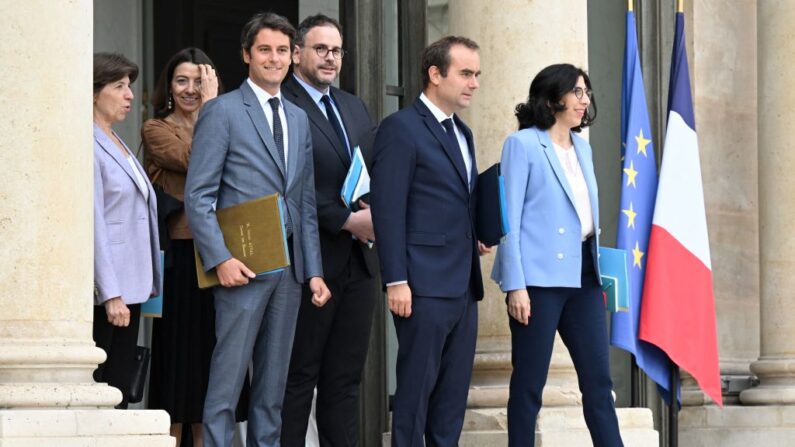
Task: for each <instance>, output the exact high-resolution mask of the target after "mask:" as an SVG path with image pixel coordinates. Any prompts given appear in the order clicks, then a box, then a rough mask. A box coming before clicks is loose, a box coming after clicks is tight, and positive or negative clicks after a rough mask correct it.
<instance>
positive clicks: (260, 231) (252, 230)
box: [195, 194, 290, 289]
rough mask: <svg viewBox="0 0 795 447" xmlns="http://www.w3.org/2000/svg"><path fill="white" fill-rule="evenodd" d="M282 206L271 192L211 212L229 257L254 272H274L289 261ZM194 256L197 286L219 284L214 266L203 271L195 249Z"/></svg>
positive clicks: (259, 273)
mask: <svg viewBox="0 0 795 447" xmlns="http://www.w3.org/2000/svg"><path fill="white" fill-rule="evenodd" d="M283 209H284V207H283V204H282V198H281V197H280V196H279V194H271V195H268V196H265V197H260V198H258V199H254V200H250V201H248V202H243V203H240V204H237V205H234V206H230V207H228V208H223V209H220V210H218V211H216V213H215V214H216V218H217V219H218V225H219V226H220V227H221V232H222V233H223V235H224V242H225V243H226V246H227V248H228V249H229V252H230V253H232V257H233V258H235V259H237V260H239V261H240V262H242V263H243V264H245V266H246V267H248V268H249V269H251V270H252V271H253V272H254V273H255V274H256V275H265V274H269V273H276V272H279V271H282V270H283V269H284V268H285V267H288V266H289V265H290V256H289V253H288V250H287V238H286V235H285V233H284V218H283ZM195 257H196V275H197V276H198V281H199V287H200V288H202V289H206V288H208V287H213V286H217V285H219V284H220V282H219V281H218V275H217V274H216V271H215V269H211V270H210V271H208V272H205V271H204V270H205V269H204V264H203V263H202V260H201V256H199V251H198V249H196V251H195Z"/></svg>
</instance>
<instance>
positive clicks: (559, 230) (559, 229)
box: [558, 227, 566, 234]
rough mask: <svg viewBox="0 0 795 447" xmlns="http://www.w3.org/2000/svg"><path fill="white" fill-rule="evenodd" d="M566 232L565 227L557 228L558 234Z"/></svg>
mask: <svg viewBox="0 0 795 447" xmlns="http://www.w3.org/2000/svg"><path fill="white" fill-rule="evenodd" d="M565 232H566V229H565V228H563V227H560V228H558V234H563V233H565Z"/></svg>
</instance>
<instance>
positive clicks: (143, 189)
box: [127, 155, 149, 202]
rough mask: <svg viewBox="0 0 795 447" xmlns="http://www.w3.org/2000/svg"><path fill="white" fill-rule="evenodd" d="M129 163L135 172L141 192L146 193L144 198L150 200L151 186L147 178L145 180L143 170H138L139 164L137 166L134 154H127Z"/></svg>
mask: <svg viewBox="0 0 795 447" xmlns="http://www.w3.org/2000/svg"><path fill="white" fill-rule="evenodd" d="M127 163H129V164H130V169H132V171H133V173H134V174H135V183H137V184H138V189H140V190H141V193H143V195H144V200H146V201H147V202H149V186H147V184H146V180H144V177H143V175H141V171H139V170H138V166H136V163H135V161H133V159H132V156H131V155H128V156H127Z"/></svg>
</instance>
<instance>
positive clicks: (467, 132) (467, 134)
mask: <svg viewBox="0 0 795 447" xmlns="http://www.w3.org/2000/svg"><path fill="white" fill-rule="evenodd" d="M453 117H454V118H455V124H456V126H458V129H459V130H460V131H461V132H463V133H464V138H465V139H466V141H467V146H469V159H470V160H472V166H471V167H470V178H471V179H472V180H471V181H470V182H469V183H470V184H469V192H470V193H471V192H473V191H474V190H475V187H476V186H477V182H478V166H477V162H476V161H475V138H474V137H473V136H472V130H471V129H470V128H469V126H467V125H466V124H464V122H463V121H461V118H459V117H458V115H453Z"/></svg>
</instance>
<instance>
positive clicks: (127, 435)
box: [0, 409, 176, 447]
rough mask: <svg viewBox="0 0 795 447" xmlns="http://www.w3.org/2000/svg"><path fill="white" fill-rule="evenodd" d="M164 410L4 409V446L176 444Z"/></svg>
mask: <svg viewBox="0 0 795 447" xmlns="http://www.w3.org/2000/svg"><path fill="white" fill-rule="evenodd" d="M170 424H171V421H170V419H169V417H168V413H166V412H165V411H162V410H69V409H63V410H0V447H41V446H58V447H140V446H146V447H174V445H175V443H176V440H175V439H174V438H172V437H171V436H170V435H169V426H170Z"/></svg>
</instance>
